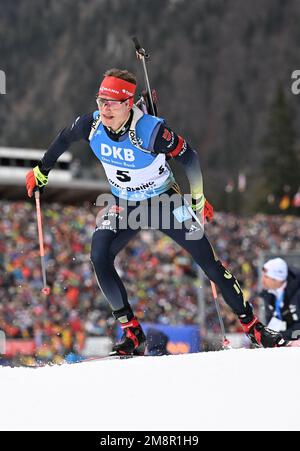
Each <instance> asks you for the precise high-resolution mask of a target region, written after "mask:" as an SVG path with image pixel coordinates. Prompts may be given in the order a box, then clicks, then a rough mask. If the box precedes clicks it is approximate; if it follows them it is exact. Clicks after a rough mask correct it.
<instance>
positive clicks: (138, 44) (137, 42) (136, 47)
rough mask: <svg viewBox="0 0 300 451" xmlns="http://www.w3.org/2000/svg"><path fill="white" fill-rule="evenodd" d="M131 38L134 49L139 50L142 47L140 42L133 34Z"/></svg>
mask: <svg viewBox="0 0 300 451" xmlns="http://www.w3.org/2000/svg"><path fill="white" fill-rule="evenodd" d="M132 40H133V42H134V45H135V49H136V51H137V52H139V51H140V50H141V49H142V47H141V44H140V43H139V40H138V38H137V37H136V36H133V37H132Z"/></svg>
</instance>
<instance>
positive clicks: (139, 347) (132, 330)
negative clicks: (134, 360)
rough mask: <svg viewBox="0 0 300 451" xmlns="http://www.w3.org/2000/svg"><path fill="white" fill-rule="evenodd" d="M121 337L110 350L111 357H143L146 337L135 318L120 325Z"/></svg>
mask: <svg viewBox="0 0 300 451" xmlns="http://www.w3.org/2000/svg"><path fill="white" fill-rule="evenodd" d="M121 327H122V329H123V336H122V338H121V341H120V342H119V343H117V344H116V345H115V346H114V347H113V350H112V353H111V355H123V356H126V355H144V354H145V348H146V336H145V334H144V332H143V329H142V328H141V325H140V323H139V322H138V320H137V319H136V318H133V319H132V320H130V321H128V322H127V323H123V324H121Z"/></svg>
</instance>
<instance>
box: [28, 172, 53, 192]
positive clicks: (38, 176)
mask: <svg viewBox="0 0 300 451" xmlns="http://www.w3.org/2000/svg"><path fill="white" fill-rule="evenodd" d="M47 183H48V175H45V174H43V173H42V171H41V170H40V168H39V167H38V166H36V167H35V168H33V169H32V170H31V171H29V172H28V173H27V175H26V188H27V193H28V196H29V197H32V195H33V193H34V191H36V190H37V189H39V190H40V191H42V190H43V188H44V186H46V185H47Z"/></svg>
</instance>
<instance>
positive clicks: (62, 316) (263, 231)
mask: <svg viewBox="0 0 300 451" xmlns="http://www.w3.org/2000/svg"><path fill="white" fill-rule="evenodd" d="M97 213H98V211H97V209H96V207H89V206H87V205H86V206H82V207H71V206H62V205H58V204H51V205H50V204H49V205H43V218H44V235H45V248H46V261H47V276H48V283H49V286H50V287H51V294H50V296H49V297H44V296H43V295H42V294H41V288H42V282H41V270H40V259H39V248H38V239H37V229H36V218H35V207H34V204H33V203H28V202H7V201H0V214H1V222H0V298H1V303H0V330H3V331H4V332H5V334H6V337H7V338H15V339H18V338H23V339H29V338H30V339H34V341H35V345H36V349H37V351H36V358H37V359H39V360H42V361H60V359H62V358H63V356H65V355H66V354H67V353H70V352H72V351H74V350H75V351H76V352H80V350H81V349H82V348H83V346H84V340H85V337H86V336H108V337H112V338H113V337H114V321H113V319H112V316H111V311H110V309H109V307H108V304H107V302H106V300H105V298H104V297H103V295H102V293H101V291H100V290H99V288H98V286H97V283H96V280H95V277H94V273H93V270H92V266H91V264H90V242H91V236H92V234H93V231H94V227H95V220H96V215H97ZM299 225H300V219H298V218H295V217H283V216H280V217H270V216H265V215H257V216H254V217H251V218H236V217H235V216H233V215H231V214H222V213H218V214H216V219H215V221H214V223H213V224H210V225H208V226H207V234H208V236H209V238H210V240H211V242H212V244H213V246H214V248H215V250H216V252H217V254H218V256H219V258H220V259H221V260H222V262H223V263H224V264H225V266H228V267H229V268H230V270H231V271H232V272H233V273H234V274H235V275H236V277H237V278H238V280H239V281H240V283H241V286H242V288H243V290H244V293H245V296H246V299H247V300H248V299H251V298H253V297H254V295H255V293H256V291H257V267H258V260H259V255H260V252H261V251H262V250H264V251H273V252H279V251H280V252H289V251H291V250H293V251H295V250H297V249H298V250H299V252H300V244H299V243H300V227H299ZM116 264H117V270H118V272H119V274H120V276H121V278H122V280H123V282H124V284H125V286H126V288H127V290H128V296H129V300H130V302H131V304H132V306H133V307H134V311H135V313H136V315H137V317H138V318H139V319H140V320H141V321H145V322H152V323H153V322H154V323H163V324H193V323H197V322H198V320H199V318H198V294H199V293H198V289H199V278H198V268H197V266H196V265H195V264H194V263H193V262H192V260H191V258H190V257H189V256H188V255H187V254H186V252H185V251H183V250H182V249H180V248H179V247H178V246H177V245H176V244H175V243H174V242H172V241H171V240H170V239H169V238H167V237H165V236H164V235H162V234H161V233H160V232H154V231H143V232H141V233H140V234H139V235H137V237H136V238H135V239H133V240H132V241H131V242H130V243H129V244H128V246H127V248H126V249H125V250H123V251H122V252H121V253H120V254H119V256H118V257H117V259H116ZM204 297H205V299H206V300H207V301H206V313H207V323H206V325H207V327H208V329H209V330H212V331H214V332H218V323H217V321H216V316H215V309H214V305H213V303H212V302H211V300H210V299H211V295H210V292H209V291H207V292H205V296H204ZM223 314H224V316H225V322H226V327H227V329H228V331H229V332H235V331H236V330H238V329H237V327H238V326H237V322H236V319H235V317H234V315H232V314H231V313H230V311H229V310H228V309H227V308H226V306H224V305H223Z"/></svg>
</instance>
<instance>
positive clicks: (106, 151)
mask: <svg viewBox="0 0 300 451" xmlns="http://www.w3.org/2000/svg"><path fill="white" fill-rule="evenodd" d="M101 155H102V156H103V157H112V158H115V159H117V160H122V161H129V162H132V161H134V160H135V157H134V152H133V150H132V149H123V148H122V147H117V146H112V147H110V146H109V145H108V144H104V143H101Z"/></svg>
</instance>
